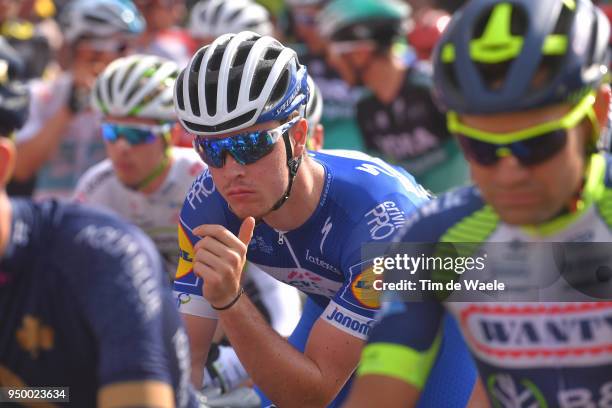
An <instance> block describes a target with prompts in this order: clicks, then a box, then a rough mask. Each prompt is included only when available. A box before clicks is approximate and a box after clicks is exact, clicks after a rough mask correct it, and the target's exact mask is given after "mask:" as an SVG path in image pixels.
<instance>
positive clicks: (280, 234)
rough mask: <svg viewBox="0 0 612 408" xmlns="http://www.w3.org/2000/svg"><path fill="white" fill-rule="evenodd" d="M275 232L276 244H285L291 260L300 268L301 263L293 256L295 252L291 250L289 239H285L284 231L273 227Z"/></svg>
mask: <svg viewBox="0 0 612 408" xmlns="http://www.w3.org/2000/svg"><path fill="white" fill-rule="evenodd" d="M275 231H276V232H278V244H279V245H283V243H286V244H287V249H289V253H291V257H292V258H293V262H295V265H296V266H297V267H298V268H300V269H302V265H300V261H298V259H297V256H295V252H293V247H292V246H291V243H290V242H289V240H288V239H287V236H286V235H285V233H284V232H282V231H279V230H277V229H275Z"/></svg>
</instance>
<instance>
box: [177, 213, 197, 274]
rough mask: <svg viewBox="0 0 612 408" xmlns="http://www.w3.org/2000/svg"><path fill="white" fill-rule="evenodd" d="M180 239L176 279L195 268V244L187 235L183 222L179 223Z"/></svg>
mask: <svg viewBox="0 0 612 408" xmlns="http://www.w3.org/2000/svg"><path fill="white" fill-rule="evenodd" d="M178 241H179V262H178V268H177V269H176V279H180V278H182V277H183V276H185V275H187V274H188V273H189V272H191V270H192V269H193V254H194V249H193V244H192V243H191V240H190V239H189V237H188V236H187V233H186V232H185V229H184V227H183V224H180V223H179V227H178Z"/></svg>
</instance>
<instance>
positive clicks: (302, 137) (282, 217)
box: [263, 119, 325, 231]
mask: <svg viewBox="0 0 612 408" xmlns="http://www.w3.org/2000/svg"><path fill="white" fill-rule="evenodd" d="M307 133H308V124H307V122H306V120H305V119H301V120H300V121H298V123H296V124H295V126H293V127H292V128H291V130H290V131H289V140H290V142H291V147H292V151H293V157H294V158H295V157H300V156H301V157H302V163H301V165H300V167H299V169H298V172H297V175H296V176H295V179H294V180H293V186H292V187H291V192H290V195H289V199H287V201H286V202H285V203H284V204H283V205H282V206H281V207H280V208H279V209H278V210H276V211H272V212H270V213H269V214H267V215H265V216H264V217H263V220H264V222H265V223H266V224H268V225H269V226H270V227H272V228H275V229H277V230H280V231H290V230H293V229H296V228H298V227H300V226H301V225H302V224H304V223H305V222H306V221H307V220H308V218H310V216H311V215H312V214H313V213H314V212H315V210H316V208H317V206H318V204H319V200H320V199H321V193H322V191H323V184H324V182H325V170H324V168H323V166H322V165H321V164H320V163H318V162H317V161H315V160H313V159H312V158H311V157H310V156H308V154H307V153H306V146H305V143H306V139H307ZM282 143H284V140H283V142H282ZM283 171H285V172H288V169H287V166H285V168H284V169H283Z"/></svg>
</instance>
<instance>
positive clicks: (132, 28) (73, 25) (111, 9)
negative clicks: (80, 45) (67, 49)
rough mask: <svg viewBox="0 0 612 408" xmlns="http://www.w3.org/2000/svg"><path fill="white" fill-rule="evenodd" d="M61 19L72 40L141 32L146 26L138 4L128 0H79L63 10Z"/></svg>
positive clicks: (67, 39) (69, 40) (61, 23)
mask: <svg viewBox="0 0 612 408" xmlns="http://www.w3.org/2000/svg"><path fill="white" fill-rule="evenodd" d="M59 22H60V27H61V30H62V33H63V34H64V39H65V40H66V41H67V42H68V43H74V42H76V41H77V40H79V39H81V38H87V37H89V38H108V37H109V36H112V35H115V34H126V35H138V34H140V33H142V32H143V31H144V29H145V20H144V18H143V17H142V15H141V14H140V12H139V11H138V9H137V8H136V6H135V5H134V4H133V3H132V2H131V1H125V0H76V1H73V2H71V3H69V4H68V6H67V7H66V9H65V10H63V11H62V14H61V16H60V18H59Z"/></svg>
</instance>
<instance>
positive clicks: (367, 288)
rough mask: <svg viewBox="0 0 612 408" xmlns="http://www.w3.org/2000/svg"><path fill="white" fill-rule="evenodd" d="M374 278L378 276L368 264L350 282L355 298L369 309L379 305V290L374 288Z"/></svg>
mask: <svg viewBox="0 0 612 408" xmlns="http://www.w3.org/2000/svg"><path fill="white" fill-rule="evenodd" d="M376 279H380V276H377V275H376V274H375V273H374V271H373V267H372V266H370V267H369V268H368V269H366V270H365V271H363V272H362V273H361V274H359V275H358V276H357V278H356V279H355V280H353V283H352V284H351V292H352V293H353V296H355V299H357V300H358V301H359V303H361V304H362V305H363V306H365V307H368V308H371V309H378V308H379V307H380V293H381V292H380V291H378V290H375V289H374V280H376Z"/></svg>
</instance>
